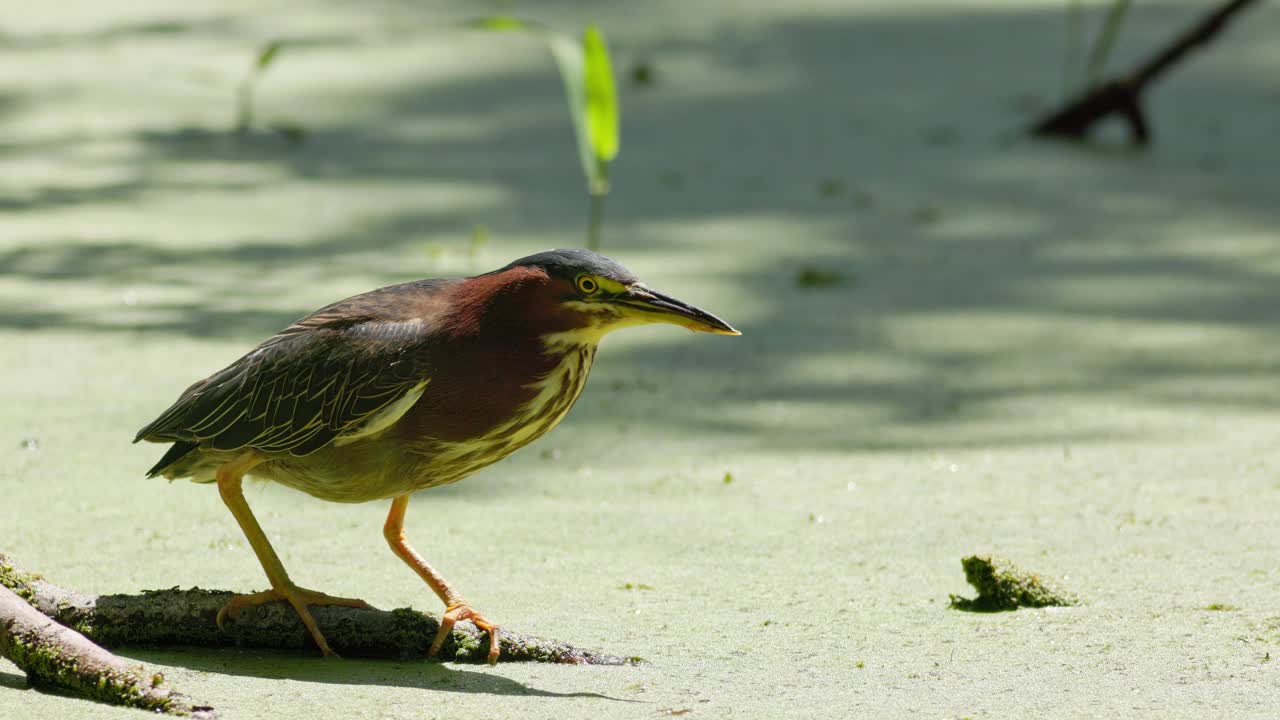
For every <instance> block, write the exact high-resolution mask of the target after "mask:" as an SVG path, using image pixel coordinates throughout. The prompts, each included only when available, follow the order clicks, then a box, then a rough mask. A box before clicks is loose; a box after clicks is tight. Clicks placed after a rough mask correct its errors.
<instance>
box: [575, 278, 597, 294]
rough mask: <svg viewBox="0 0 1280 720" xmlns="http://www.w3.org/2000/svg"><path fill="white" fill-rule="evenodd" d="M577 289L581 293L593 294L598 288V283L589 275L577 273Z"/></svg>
mask: <svg viewBox="0 0 1280 720" xmlns="http://www.w3.org/2000/svg"><path fill="white" fill-rule="evenodd" d="M577 285H578V291H579V292H581V293H582V294H583V295H594V294H595V293H596V292H598V291H599V290H600V283H598V282H596V280H595V278H593V277H591V276H590V275H579V276H578V280H577Z"/></svg>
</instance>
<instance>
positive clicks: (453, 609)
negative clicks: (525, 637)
mask: <svg viewBox="0 0 1280 720" xmlns="http://www.w3.org/2000/svg"><path fill="white" fill-rule="evenodd" d="M460 620H470V621H471V622H472V623H474V624H475V626H476V627H477V628H479V629H480V630H481V631H483V632H485V633H487V634H488V635H489V655H488V657H487V660H488V661H489V664H490V665H494V664H496V663H497V662H498V655H499V654H500V653H501V652H502V648H501V645H500V644H499V641H498V626H497V625H495V624H493V623H491V622H489V621H488V620H487V619H486V618H485V616H483V615H481V614H480V613H478V612H476V611H475V610H472V609H471V607H470V606H469V605H465V604H463V605H451V606H449V607H448V608H446V609H445V611H444V614H443V615H441V616H440V629H439V630H437V631H436V637H435V639H434V640H432V641H431V648H430V649H429V650H427V657H435V656H436V654H438V653H439V652H440V648H442V647H444V641H445V640H448V639H449V634H450V633H451V632H453V626H454V625H456V624H457V623H458V622H459V621H460Z"/></svg>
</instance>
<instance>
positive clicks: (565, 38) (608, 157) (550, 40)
mask: <svg viewBox="0 0 1280 720" xmlns="http://www.w3.org/2000/svg"><path fill="white" fill-rule="evenodd" d="M467 26H468V27H473V28H478V29H482V30H490V31H495V32H512V31H524V32H533V33H536V34H538V35H539V36H540V37H541V38H542V39H543V40H544V41H545V42H546V43H547V47H548V48H549V49H550V50H551V55H552V57H554V58H555V61H556V68H557V69H558V70H559V71H560V79H561V81H563V83H564V92H565V100H566V101H567V102H568V103H569V117H570V119H571V120H572V121H573V134H574V137H575V139H576V140H577V145H578V159H579V161H580V162H581V163H582V173H583V175H584V176H585V178H586V181H587V194H588V195H589V196H590V199H591V210H590V213H591V214H590V220H589V222H588V225H587V247H589V248H591V249H592V250H598V249H600V240H601V235H602V233H603V229H604V201H605V198H606V197H607V196H608V195H609V168H610V165H611V164H612V163H613V160H614V158H616V157H617V156H618V147H619V135H620V133H619V130H618V127H619V118H620V115H621V112H620V110H619V108H618V93H617V86H616V84H615V82H614V77H613V62H612V60H611V59H610V57H609V46H608V44H607V43H606V42H605V37H604V32H603V31H601V30H600V28H598V27H596V26H595V25H588V26H587V27H586V29H585V30H584V31H583V33H582V39H581V41H579V40H578V39H577V38H574V37H572V36H569V35H565V34H563V33H558V32H553V31H550V30H546V29H545V28H544V27H543V26H542V25H539V24H537V23H533V22H529V21H525V20H521V19H520V18H515V17H511V16H507V15H499V16H493V17H488V18H481V19H479V20H473V21H470V22H468V23H467Z"/></svg>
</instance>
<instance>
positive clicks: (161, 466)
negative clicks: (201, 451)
mask: <svg viewBox="0 0 1280 720" xmlns="http://www.w3.org/2000/svg"><path fill="white" fill-rule="evenodd" d="M197 447H200V444H199V443H194V442H188V441H186V440H183V441H180V442H176V443H174V444H173V446H172V447H170V448H169V449H168V450H167V451H166V452H165V454H164V457H162V458H160V462H158V463H156V464H155V467H152V468H151V469H150V470H148V471H147V477H149V478H153V477H156V476H157V475H162V474H163V473H164V471H165V470H168V469H169V466H170V465H173V464H174V463H176V462H178V461H179V460H181V459H182V458H184V457H186V456H187V453H189V452H191V451H192V450H195V449H196V448H197Z"/></svg>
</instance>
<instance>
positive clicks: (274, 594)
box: [217, 585, 371, 657]
mask: <svg viewBox="0 0 1280 720" xmlns="http://www.w3.org/2000/svg"><path fill="white" fill-rule="evenodd" d="M279 600H283V601H285V602H287V603H289V604H290V605H292V606H293V609H294V611H295V612H297V613H298V619H300V620H302V624H303V626H305V627H306V628H307V632H309V633H310V634H311V639H312V640H314V641H315V643H316V647H318V648H320V652H321V653H323V654H324V655H326V656H333V657H336V656H337V653H335V652H334V651H333V649H332V648H330V647H329V642H328V641H327V640H325V638H324V634H323V633H321V632H320V628H319V627H318V626H317V625H316V621H315V618H313V617H312V616H311V611H310V610H309V609H307V606H308V605H339V606H342V607H352V608H360V609H363V610H368V609H370V607H371V606H370V605H369V603H367V602H365V601H364V600H360V599H358V598H344V597H335V596H333V595H326V594H325V593H322V592H319V591H317V590H307V589H306V588H300V587H298V586H296V585H287V586H285V587H280V588H271V589H270V590H263V591H262V592H256V593H251V594H248V595H235V596H232V598H231V599H230V600H228V601H227V604H226V605H223V606H222V608H221V609H220V610H218V618H217V623H218V629H219V630H222V629H223V625H224V624H225V623H226V621H227V618H231V619H232V620H234V619H235V618H236V616H238V615H239V614H240V613H241V612H242V611H243V610H244V609H245V608H251V607H254V606H256V605H263V604H266V603H269V602H276V601H279Z"/></svg>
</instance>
